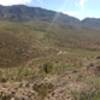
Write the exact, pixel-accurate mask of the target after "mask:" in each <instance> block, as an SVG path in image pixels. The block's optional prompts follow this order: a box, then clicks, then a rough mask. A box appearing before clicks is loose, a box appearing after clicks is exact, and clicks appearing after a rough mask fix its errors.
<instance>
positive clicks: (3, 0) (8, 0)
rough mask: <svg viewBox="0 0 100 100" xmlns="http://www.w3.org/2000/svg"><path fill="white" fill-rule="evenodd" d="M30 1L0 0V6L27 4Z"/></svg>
mask: <svg viewBox="0 0 100 100" xmlns="http://www.w3.org/2000/svg"><path fill="white" fill-rule="evenodd" d="M31 1H32V0H0V4H1V5H14V4H27V3H30V2H31Z"/></svg>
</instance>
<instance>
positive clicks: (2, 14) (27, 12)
mask: <svg viewBox="0 0 100 100" xmlns="http://www.w3.org/2000/svg"><path fill="white" fill-rule="evenodd" d="M54 18H57V19H56V20H54ZM0 20H10V21H32V20H33V21H35V20H40V21H47V22H51V21H52V20H54V21H55V22H57V23H64V24H74V23H79V20H78V19H76V18H74V17H70V16H68V15H64V14H62V13H59V12H54V11H49V10H45V9H42V8H38V7H27V6H24V5H14V6H0Z"/></svg>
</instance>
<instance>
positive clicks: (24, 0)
mask: <svg viewBox="0 0 100 100" xmlns="http://www.w3.org/2000/svg"><path fill="white" fill-rule="evenodd" d="M0 4H2V5H14V4H25V5H29V6H38V7H42V8H47V9H51V10H55V11H60V12H64V13H66V14H69V15H72V16H75V17H77V18H79V19H83V18H85V17H96V18H100V12H99V11H100V0H0Z"/></svg>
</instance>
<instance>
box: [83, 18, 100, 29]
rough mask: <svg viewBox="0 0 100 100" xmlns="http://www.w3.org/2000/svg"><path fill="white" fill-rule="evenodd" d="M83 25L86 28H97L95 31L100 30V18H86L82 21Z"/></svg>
mask: <svg viewBox="0 0 100 100" xmlns="http://www.w3.org/2000/svg"><path fill="white" fill-rule="evenodd" d="M81 23H82V25H83V26H84V27H88V28H95V29H99V28H100V18H86V19H84V20H82V22H81Z"/></svg>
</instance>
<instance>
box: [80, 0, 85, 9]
mask: <svg viewBox="0 0 100 100" xmlns="http://www.w3.org/2000/svg"><path fill="white" fill-rule="evenodd" d="M86 1H87V0H80V2H79V3H80V6H81V8H82V9H83V8H84V6H85V3H86Z"/></svg>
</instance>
